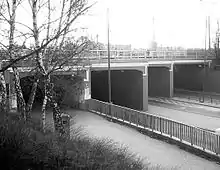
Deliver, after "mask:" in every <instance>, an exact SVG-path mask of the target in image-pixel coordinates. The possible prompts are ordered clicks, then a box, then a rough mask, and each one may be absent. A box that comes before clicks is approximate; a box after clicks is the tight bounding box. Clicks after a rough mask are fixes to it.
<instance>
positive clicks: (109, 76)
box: [107, 9, 112, 115]
mask: <svg viewBox="0 0 220 170" xmlns="http://www.w3.org/2000/svg"><path fill="white" fill-rule="evenodd" d="M107 38H108V102H109V114H110V115H111V101H112V95H111V93H112V92H111V65H110V63H111V60H110V43H109V9H107Z"/></svg>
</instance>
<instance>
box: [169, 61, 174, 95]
mask: <svg viewBox="0 0 220 170" xmlns="http://www.w3.org/2000/svg"><path fill="white" fill-rule="evenodd" d="M169 73H170V78H169V79H170V96H169V97H170V98H171V97H173V84H174V83H173V64H171V65H170V69H169Z"/></svg>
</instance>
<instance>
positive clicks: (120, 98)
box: [91, 70, 143, 110]
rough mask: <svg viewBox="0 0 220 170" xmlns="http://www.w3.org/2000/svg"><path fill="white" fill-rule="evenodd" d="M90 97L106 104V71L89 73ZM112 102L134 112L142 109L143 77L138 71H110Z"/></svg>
mask: <svg viewBox="0 0 220 170" xmlns="http://www.w3.org/2000/svg"><path fill="white" fill-rule="evenodd" d="M91 78H92V80H91V97H92V98H93V99H97V100H101V101H105V102H108V97H109V93H108V71H107V70H104V71H92V72H91ZM111 86H112V87H111V90H112V92H111V94H112V102H113V103H114V104H117V105H121V106H125V107H129V108H132V109H136V110H142V109H143V75H142V72H141V71H138V70H112V71H111Z"/></svg>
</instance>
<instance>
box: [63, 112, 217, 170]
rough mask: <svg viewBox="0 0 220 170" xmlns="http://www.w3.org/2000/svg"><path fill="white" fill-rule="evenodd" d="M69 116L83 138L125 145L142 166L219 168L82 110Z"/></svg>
mask: <svg viewBox="0 0 220 170" xmlns="http://www.w3.org/2000/svg"><path fill="white" fill-rule="evenodd" d="M67 112H68V113H69V114H70V115H71V116H72V117H73V120H74V122H75V123H74V125H73V126H72V128H73V127H76V126H81V127H83V128H84V130H85V132H86V133H87V135H89V136H90V137H94V138H109V139H112V140H114V141H115V142H118V143H119V145H123V146H127V147H128V149H129V151H131V152H133V153H136V154H137V155H138V156H140V157H142V158H145V159H144V163H146V164H148V163H149V162H150V163H151V164H152V165H161V166H163V167H165V168H167V169H172V168H177V169H180V170H218V169H220V165H218V164H217V163H215V162H212V161H208V160H206V159H203V158H200V157H198V156H196V155H193V154H191V153H188V152H186V151H184V150H182V149H179V148H178V146H176V145H171V144H168V143H165V142H163V141H160V140H156V139H153V138H150V137H149V136H146V135H143V134H141V133H139V132H137V131H136V130H134V129H132V128H129V127H126V126H123V125H120V124H117V123H113V122H109V121H107V120H106V119H104V118H103V117H100V116H98V115H96V114H94V113H91V112H86V111H76V110H67Z"/></svg>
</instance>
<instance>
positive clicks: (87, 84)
mask: <svg viewBox="0 0 220 170" xmlns="http://www.w3.org/2000/svg"><path fill="white" fill-rule="evenodd" d="M83 83H84V90H83V94H82V95H81V96H80V99H79V107H80V108H81V109H86V106H85V100H88V99H91V69H90V68H89V69H87V70H86V72H85V78H84V82H83Z"/></svg>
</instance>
